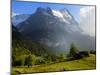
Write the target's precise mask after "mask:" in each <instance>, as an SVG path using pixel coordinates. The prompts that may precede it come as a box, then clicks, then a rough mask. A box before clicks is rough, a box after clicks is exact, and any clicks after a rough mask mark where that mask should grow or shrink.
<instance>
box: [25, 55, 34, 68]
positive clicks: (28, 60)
mask: <svg viewBox="0 0 100 75" xmlns="http://www.w3.org/2000/svg"><path fill="white" fill-rule="evenodd" d="M25 65H28V67H30V66H32V56H31V55H29V56H27V57H26V58H25Z"/></svg>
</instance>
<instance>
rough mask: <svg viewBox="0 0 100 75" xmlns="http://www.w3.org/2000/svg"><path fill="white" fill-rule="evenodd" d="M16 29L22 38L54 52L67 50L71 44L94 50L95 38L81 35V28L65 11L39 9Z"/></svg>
mask: <svg viewBox="0 0 100 75" xmlns="http://www.w3.org/2000/svg"><path fill="white" fill-rule="evenodd" d="M57 13H58V15H57ZM17 28H18V29H19V31H20V32H21V33H22V34H23V35H24V36H28V37H30V38H31V39H32V40H35V41H38V42H40V43H42V44H44V45H47V46H48V47H51V48H53V49H56V50H69V47H70V44H71V43H72V42H74V43H75V44H77V45H78V46H79V48H80V49H95V45H94V44H95V43H94V42H95V38H94V37H90V36H88V35H84V34H81V32H82V30H81V28H80V27H79V25H78V23H77V22H76V20H75V19H74V17H73V16H72V15H71V14H70V12H69V11H68V10H66V9H63V10H60V11H58V10H57V11H56V10H52V9H51V8H49V7H48V8H41V7H39V8H37V10H36V12H35V13H33V14H32V15H31V16H30V17H29V18H28V19H27V20H26V21H24V22H22V23H20V24H19V25H17ZM85 40H86V41H85Z"/></svg>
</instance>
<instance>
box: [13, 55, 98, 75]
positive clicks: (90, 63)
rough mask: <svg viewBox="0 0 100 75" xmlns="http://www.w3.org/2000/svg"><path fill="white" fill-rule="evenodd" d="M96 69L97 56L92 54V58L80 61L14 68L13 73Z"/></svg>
mask: <svg viewBox="0 0 100 75" xmlns="http://www.w3.org/2000/svg"><path fill="white" fill-rule="evenodd" d="M95 68H96V56H95V55H94V54H91V55H90V57H85V58H83V59H80V60H73V61H65V62H59V63H55V64H44V65H33V66H32V67H30V68H28V67H27V66H23V67H13V68H12V72H13V73H14V72H19V73H36V72H53V71H65V70H66V71H72V70H90V69H95Z"/></svg>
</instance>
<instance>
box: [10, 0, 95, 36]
mask: <svg viewBox="0 0 100 75" xmlns="http://www.w3.org/2000/svg"><path fill="white" fill-rule="evenodd" d="M38 7H43V8H46V7H50V8H51V9H53V10H61V9H64V8H65V9H67V10H68V11H69V12H70V13H71V14H72V15H73V17H74V18H75V20H76V21H77V22H78V23H79V26H80V27H81V29H82V30H83V34H87V35H90V36H95V6H85V5H73V4H57V3H56V4H54V3H52V4H51V3H43V2H42V3H38V2H24V1H15V0H13V1H12V13H13V15H16V14H32V13H34V12H35V11H36V8H38Z"/></svg>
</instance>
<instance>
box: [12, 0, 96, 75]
mask: <svg viewBox="0 0 100 75" xmlns="http://www.w3.org/2000/svg"><path fill="white" fill-rule="evenodd" d="M11 12H12V16H11V20H12V21H11V24H12V50H11V51H12V56H11V57H12V62H11V65H12V68H11V73H12V75H17V74H30V73H44V72H61V71H75V70H93V69H96V35H95V24H96V23H95V6H93V5H74V4H60V3H58V4H57V3H41V2H20V1H12V11H11Z"/></svg>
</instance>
